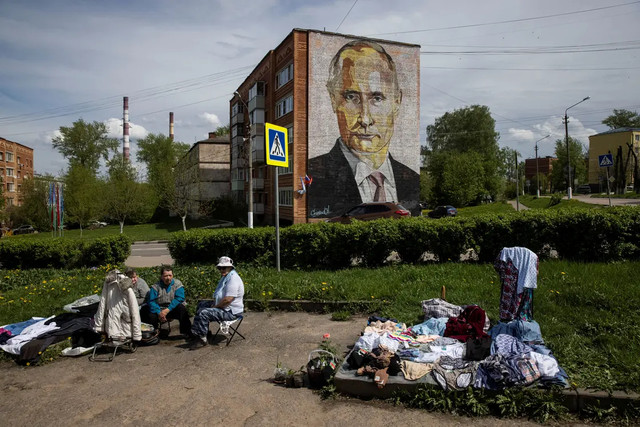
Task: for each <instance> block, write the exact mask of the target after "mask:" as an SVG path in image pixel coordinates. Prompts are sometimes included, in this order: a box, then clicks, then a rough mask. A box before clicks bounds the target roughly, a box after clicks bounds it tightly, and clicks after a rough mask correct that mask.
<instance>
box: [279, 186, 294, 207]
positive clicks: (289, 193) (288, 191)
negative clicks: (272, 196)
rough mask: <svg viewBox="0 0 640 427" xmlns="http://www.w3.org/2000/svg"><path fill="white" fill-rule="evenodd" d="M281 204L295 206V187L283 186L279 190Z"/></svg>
mask: <svg viewBox="0 0 640 427" xmlns="http://www.w3.org/2000/svg"><path fill="white" fill-rule="evenodd" d="M278 198H279V199H280V200H279V204H280V206H293V189H292V188H291V187H281V188H280V190H279V191H278Z"/></svg>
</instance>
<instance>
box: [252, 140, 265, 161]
mask: <svg viewBox="0 0 640 427" xmlns="http://www.w3.org/2000/svg"><path fill="white" fill-rule="evenodd" d="M251 161H252V162H253V163H264V162H265V161H266V157H265V153H264V144H262V145H260V144H256V145H255V146H254V148H253V150H251Z"/></svg>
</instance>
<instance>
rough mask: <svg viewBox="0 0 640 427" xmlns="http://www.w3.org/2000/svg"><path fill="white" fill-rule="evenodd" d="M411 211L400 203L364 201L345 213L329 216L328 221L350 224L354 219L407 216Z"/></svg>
mask: <svg viewBox="0 0 640 427" xmlns="http://www.w3.org/2000/svg"><path fill="white" fill-rule="evenodd" d="M410 216H411V212H409V211H408V210H407V209H405V207H404V206H402V205H400V204H398V203H391V202H374V203H362V204H360V205H358V206H354V207H353V208H351V209H349V210H348V211H347V212H346V213H345V214H343V215H341V216H336V217H333V218H329V219H328V220H327V222H341V223H343V224H349V223H351V221H352V220H354V219H357V220H360V221H371V220H373V219H378V218H407V217H410Z"/></svg>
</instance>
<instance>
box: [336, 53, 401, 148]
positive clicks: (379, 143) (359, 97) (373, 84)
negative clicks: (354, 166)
mask: <svg viewBox="0 0 640 427" xmlns="http://www.w3.org/2000/svg"><path fill="white" fill-rule="evenodd" d="M340 61H341V64H342V65H341V72H340V79H339V81H336V82H334V83H333V85H332V86H331V87H330V88H329V91H330V95H331V104H332V106H333V110H334V112H335V113H336V116H337V119H338V127H339V128H340V136H341V137H342V140H343V141H344V143H345V144H346V145H347V146H348V147H349V148H350V149H351V150H352V151H354V152H355V153H356V154H358V153H362V154H374V153H380V152H382V154H386V152H387V151H388V149H389V142H390V141H391V137H392V136H393V126H394V120H395V117H396V115H397V113H398V108H399V106H400V102H401V100H402V93H401V92H400V90H399V89H398V87H397V78H396V76H395V75H394V73H395V70H393V69H392V68H391V67H390V65H389V63H388V60H387V58H386V57H385V56H384V55H383V54H382V53H380V52H377V51H376V50H375V49H373V48H371V47H368V46H354V47H352V48H349V49H346V50H344V51H343V52H342V53H341V54H340Z"/></svg>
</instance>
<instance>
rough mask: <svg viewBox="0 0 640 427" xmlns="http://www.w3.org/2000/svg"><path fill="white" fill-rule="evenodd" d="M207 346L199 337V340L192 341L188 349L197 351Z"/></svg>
mask: <svg viewBox="0 0 640 427" xmlns="http://www.w3.org/2000/svg"><path fill="white" fill-rule="evenodd" d="M206 346H207V342H206V341H204V340H203V339H202V338H199V337H198V338H196V339H194V340H192V341H191V342H190V343H189V344H188V346H187V348H188V349H189V350H197V349H199V348H202V347H206Z"/></svg>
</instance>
